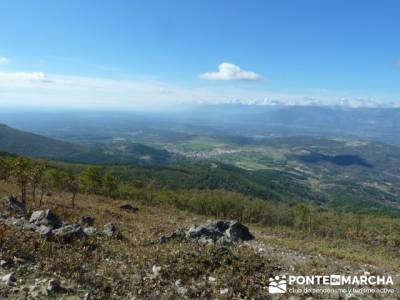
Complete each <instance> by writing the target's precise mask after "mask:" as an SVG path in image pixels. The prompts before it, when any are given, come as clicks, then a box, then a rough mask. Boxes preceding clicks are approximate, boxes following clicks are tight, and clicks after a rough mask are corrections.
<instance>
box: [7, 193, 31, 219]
mask: <svg viewBox="0 0 400 300" xmlns="http://www.w3.org/2000/svg"><path fill="white" fill-rule="evenodd" d="M4 202H5V206H6V209H7V210H8V211H9V212H10V213H11V212H13V213H16V214H17V215H21V216H24V215H25V214H26V205H25V204H24V203H22V202H20V201H18V200H17V198H16V197H14V196H9V197H7V198H6V199H5V201H4Z"/></svg>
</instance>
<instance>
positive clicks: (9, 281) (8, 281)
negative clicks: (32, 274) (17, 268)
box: [1, 273, 17, 286]
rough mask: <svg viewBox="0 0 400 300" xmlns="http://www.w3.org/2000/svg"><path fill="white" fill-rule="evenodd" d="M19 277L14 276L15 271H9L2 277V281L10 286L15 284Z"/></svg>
mask: <svg viewBox="0 0 400 300" xmlns="http://www.w3.org/2000/svg"><path fill="white" fill-rule="evenodd" d="M16 281H17V279H16V278H15V277H14V273H9V274H7V275H5V276H3V277H2V278H1V282H2V283H4V284H5V285H8V286H13V285H14V284H15V282H16Z"/></svg>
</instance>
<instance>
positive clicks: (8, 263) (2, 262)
mask: <svg viewBox="0 0 400 300" xmlns="http://www.w3.org/2000/svg"><path fill="white" fill-rule="evenodd" d="M9 266H11V261H9V260H4V259H2V260H0V267H1V268H8V267H9Z"/></svg>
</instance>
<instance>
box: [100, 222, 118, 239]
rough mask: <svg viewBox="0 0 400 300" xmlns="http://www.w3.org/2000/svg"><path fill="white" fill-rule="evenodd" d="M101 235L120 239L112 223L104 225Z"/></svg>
mask: <svg viewBox="0 0 400 300" xmlns="http://www.w3.org/2000/svg"><path fill="white" fill-rule="evenodd" d="M103 233H104V234H105V235H106V236H108V237H120V234H119V232H118V230H117V227H116V226H115V225H114V224H113V223H107V224H106V225H104V227H103Z"/></svg>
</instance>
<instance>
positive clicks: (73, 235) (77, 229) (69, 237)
mask: <svg viewBox="0 0 400 300" xmlns="http://www.w3.org/2000/svg"><path fill="white" fill-rule="evenodd" d="M52 234H53V235H54V237H55V238H57V239H58V240H59V241H61V242H64V243H68V242H72V241H73V240H76V239H81V238H84V237H85V236H86V234H85V233H84V232H83V230H82V227H81V225H79V224H70V225H66V226H63V227H60V228H58V229H54V230H53V231H52Z"/></svg>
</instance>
